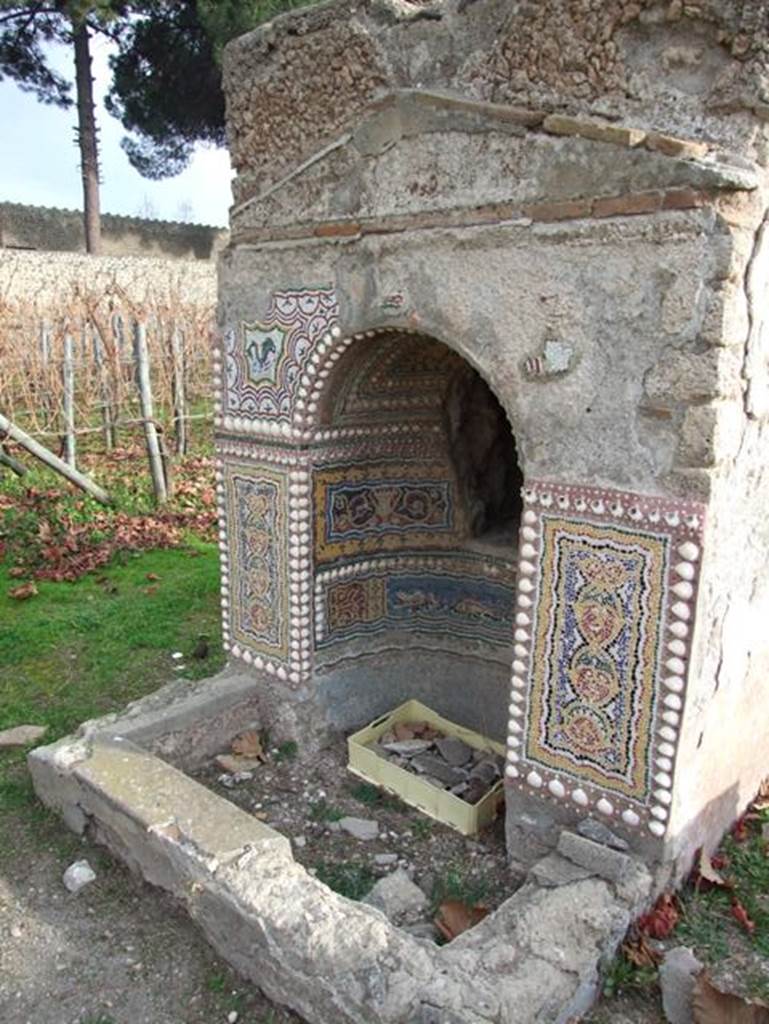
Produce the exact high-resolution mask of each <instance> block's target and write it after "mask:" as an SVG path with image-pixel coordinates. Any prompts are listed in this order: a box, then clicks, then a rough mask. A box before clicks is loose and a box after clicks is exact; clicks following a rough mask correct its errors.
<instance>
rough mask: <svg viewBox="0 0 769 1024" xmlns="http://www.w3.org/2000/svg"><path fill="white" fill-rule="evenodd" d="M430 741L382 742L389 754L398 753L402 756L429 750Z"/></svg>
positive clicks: (411, 755) (410, 755)
mask: <svg viewBox="0 0 769 1024" xmlns="http://www.w3.org/2000/svg"><path fill="white" fill-rule="evenodd" d="M431 746H432V743H431V742H430V741H429V740H416V739H412V740H396V741H395V742H394V743H384V744H383V747H384V749H385V750H387V751H388V752H389V753H391V754H400V755H401V756H402V757H413V756H414V755H415V754H422V753H424V752H425V750H429V749H430V747H431Z"/></svg>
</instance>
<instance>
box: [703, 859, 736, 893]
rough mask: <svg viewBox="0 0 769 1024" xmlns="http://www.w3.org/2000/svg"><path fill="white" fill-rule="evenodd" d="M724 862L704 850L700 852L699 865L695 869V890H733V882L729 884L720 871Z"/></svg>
mask: <svg viewBox="0 0 769 1024" xmlns="http://www.w3.org/2000/svg"><path fill="white" fill-rule="evenodd" d="M723 863H724V862H723V860H722V859H721V858H719V857H710V856H709V854H707V853H705V851H704V850H700V855H699V857H698V858H697V864H696V866H695V868H694V888H695V889H697V891H699V890H700V889H709V888H711V887H714V888H719V889H731V887H732V885H731V882H728V881H727V880H726V879H725V878H724V876H723V875H722V874H721V873H720V871H719V870H718V868H719V867H721V866H723Z"/></svg>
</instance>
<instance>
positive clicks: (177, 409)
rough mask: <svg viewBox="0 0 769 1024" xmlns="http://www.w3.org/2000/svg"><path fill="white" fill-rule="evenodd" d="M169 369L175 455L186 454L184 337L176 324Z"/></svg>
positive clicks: (172, 332) (172, 338)
mask: <svg viewBox="0 0 769 1024" xmlns="http://www.w3.org/2000/svg"><path fill="white" fill-rule="evenodd" d="M171 367H172V371H173V373H172V376H173V403H174V435H175V437H176V454H177V455H186V454H187V397H186V395H185V392H184V335H183V334H182V332H181V329H180V327H179V325H178V324H176V323H175V324H174V325H173V326H172V328H171Z"/></svg>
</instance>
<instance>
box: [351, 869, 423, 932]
mask: <svg viewBox="0 0 769 1024" xmlns="http://www.w3.org/2000/svg"><path fill="white" fill-rule="evenodd" d="M363 902H364V903H366V904H367V905H368V906H370V907H374V908H375V909H376V910H381V911H382V913H383V914H384V915H385V917H386V918H388V919H389V920H390V921H397V920H398V919H400V918H401V917H404V916H405V915H407V914H410V913H414V912H418V911H420V910H422V909H423V908H424V907H426V906H427V897H426V896H425V894H424V893H423V892H422V890H421V889H420V888H419V886H418V885H416V883H414V882H412V881H411V879H410V878H409V876H408V875H407V874H406V872H405V871H403V870H402V869H398V870H397V871H393V873H392V874H391V875H386V876H385V877H384V878H380V879H379V881H378V882H377V883H376V884H375V885H374V887H373V889H372V890H371V892H369V893H368V895H367V896H365V897H364V899H363Z"/></svg>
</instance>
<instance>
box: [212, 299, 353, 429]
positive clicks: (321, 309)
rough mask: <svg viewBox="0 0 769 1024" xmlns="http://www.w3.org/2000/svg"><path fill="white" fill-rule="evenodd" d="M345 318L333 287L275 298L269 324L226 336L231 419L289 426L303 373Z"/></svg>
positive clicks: (227, 396)
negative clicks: (317, 350) (319, 345)
mask: <svg viewBox="0 0 769 1024" xmlns="http://www.w3.org/2000/svg"><path fill="white" fill-rule="evenodd" d="M338 318H339V307H338V303H337V300H336V294H335V292H334V290H333V288H331V287H330V286H327V287H319V288H300V289H284V290H282V291H275V292H273V293H272V297H271V299H270V302H269V305H268V308H267V310H266V312H265V315H264V318H263V319H260V320H255V321H253V322H246V321H244V322H241V324H240V325H239V326H238V327H237V328H236V327H231V328H230V329H229V330H227V331H226V332H225V335H224V373H225V380H224V402H223V412H224V414H225V416H227V417H236V418H238V419H241V420H249V421H253V420H266V421H273V422H274V421H278V422H281V421H282V422H284V423H288V422H289V421H290V419H291V415H292V408H293V402H294V392H295V390H296V387H297V384H298V381H299V378H300V376H301V374H302V369H303V367H304V366H306V364H307V363H308V361H309V360H310V359H311V358H312V356H313V353H314V352H315V350H316V348H317V347H318V344H319V342H320V340H321V339H322V338H323V337H324V335H326V334H328V332H330V331H332V330H335V329H336V327H337V322H338Z"/></svg>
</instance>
